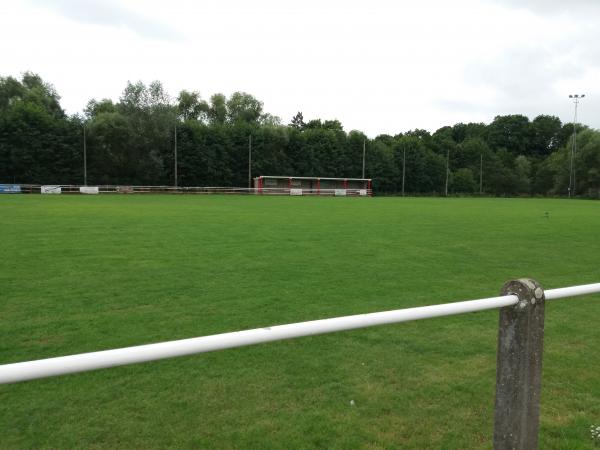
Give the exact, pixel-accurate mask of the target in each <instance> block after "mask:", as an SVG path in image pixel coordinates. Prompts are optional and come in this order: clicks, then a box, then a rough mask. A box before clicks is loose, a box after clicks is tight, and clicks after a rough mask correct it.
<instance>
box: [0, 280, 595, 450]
mask: <svg viewBox="0 0 600 450" xmlns="http://www.w3.org/2000/svg"><path fill="white" fill-rule="evenodd" d="M593 293H600V283H595V284H587V285H582V286H572V287H567V288H560V289H550V290H547V291H544V290H543V289H542V287H541V286H540V285H539V283H537V282H536V281H535V280H531V279H519V280H512V281H509V282H507V283H506V284H505V285H504V286H503V288H502V292H501V295H500V296H499V297H491V298H484V299H479V300H469V301H462V302H456V303H447V304H441V305H432V306H422V307H417V308H407V309H399V310H394V311H385V312H375V313H370V314H358V315H354V316H345V317H336V318H332V319H323V320H313V321H309V322H300V323H292V324H287V325H277V326H272V327H265V328H257V329H253V330H245V331H236V332H232V333H223V334H216V335H212V336H203V337H197V338H192V339H182V340H177V341H170V342H162V343H158V344H148V345H140V346H136V347H127V348H120V349H115V350H104V351H99V352H92V353H83V354H79V355H71V356H62V357H57V358H48V359H41V360H37V361H28V362H19V363H13V364H4V365H0V384H7V383H16V382H20V381H26V380H34V379H37V378H46V377H52V376H56V375H65V374H70V373H76V372H84V371H89V370H96V369H103V368H107V367H115V366H122V365H125V364H135V363H141V362H146V361H155V360H160V359H165V358H173V357H176V356H184V355H192V354H196V353H206V352H212V351H217V350H225V349H229V348H235V347H243V346H248V345H254V344H261V343H265V342H272V341H279V340H284V339H293V338H299V337H303V336H312V335H318V334H325V333H333V332H336V331H344V330H353V329H358V328H365V327H371V326H376V325H385V324H392V323H399V322H408V321H412V320H420V319H429V318H432V317H441V316H449V315H455V314H463V313H469V312H476V311H484V310H489V309H496V308H500V324H499V330H498V348H497V368H496V404H495V424H494V437H493V442H494V448H495V449H532V448H536V447H537V438H538V426H539V408H540V389H541V374H542V349H543V335H544V310H545V303H546V301H547V300H556V299H560V298H565V297H573V296H578V295H585V294H593Z"/></svg>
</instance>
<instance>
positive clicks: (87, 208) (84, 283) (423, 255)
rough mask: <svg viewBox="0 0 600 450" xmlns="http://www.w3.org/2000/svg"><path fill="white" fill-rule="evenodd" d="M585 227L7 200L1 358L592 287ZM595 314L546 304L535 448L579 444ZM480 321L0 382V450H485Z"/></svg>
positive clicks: (494, 206) (450, 208) (328, 208)
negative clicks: (519, 284) (521, 288)
mask: <svg viewBox="0 0 600 450" xmlns="http://www.w3.org/2000/svg"><path fill="white" fill-rule="evenodd" d="M546 212H548V213H549V218H546V217H545V213H546ZM599 230H600V203H599V202H589V201H567V200H527V199H523V200H516V199H424V198H421V199H412V198H407V199H400V198H372V199H350V198H347V199H341V198H287V197H285V198H284V197H276V198H273V197H226V196H206V197H205V196H168V195H163V196H141V195H140V196H98V197H93V196H56V197H54V196H33V195H32V196H16V195H15V196H8V195H6V196H2V197H0V363H10V362H17V361H25V360H31V359H36V358H45V357H52V356H62V355H66V354H72V353H79V352H87V351H94V350H101V349H110V348H115V347H122V346H130V345H137V344H144V343H151V342H160V341H165V340H172V339H181V338H187V337H195V336H202V335H208V334H214V333H220V332H226V331H235V330H241V329H247V328H253V327H260V326H268V325H274V324H282V323H289V322H297V321H303V320H311V319H318V318H327V317H334V316H339V315H347V314H355V313H364V312H374V311H382V310H389V309H397V308H403V307H410V306H418V305H426V304H436V303H444V302H451V301H458V300H467V299H474V298H480V297H488V296H493V295H495V294H497V293H498V292H499V290H500V287H501V286H502V284H503V283H504V282H505V281H506V280H508V279H511V278H516V277H524V276H529V277H533V278H536V279H537V280H538V281H540V282H541V283H542V284H543V285H544V286H545V287H547V288H552V287H562V286H570V285H575V284H584V283H591V282H598V281H600V269H599V267H600V265H599V261H600V257H599V255H600V234H599ZM599 317H600V296H588V297H582V298H573V299H568V300H558V301H556V302H551V303H549V304H548V305H547V308H546V338H545V355H544V375H543V381H542V392H543V393H542V415H541V430H540V447H541V448H563V449H564V448H572V449H575V448H591V447H593V445H594V444H593V442H592V440H591V436H590V431H589V427H590V425H592V424H600V366H599V364H600V363H599V361H600V326H599ZM497 320H498V313H497V311H489V312H481V313H476V314H469V315H461V316H453V317H446V318H439V319H432V320H425V321H418V322H411V323H406V324H398V325H390V326H384V327H376V328H370V329H364V330H357V331H349V332H342V333H336V334H330V335H324V336H317V337H309V338H302V339H296V340H291V341H284V342H278V343H270V344H265V345H260V346H254V347H247V348H241V349H234V350H227V351H222V352H216V353H209V354H204V355H196V356H191V357H185V358H176V359H171V360H165V361H160V362H153V363H146V364H139V365H133V366H126V367H120V368H113V369H107V370H100V371H95V372H88V373H84V374H76V375H69V376H63V377H57V378H51V379H45V380H38V381H32V382H26V383H20V384H14V385H4V386H0V448H7V449H27V448H61V449H62V448H109V449H115V448H123V449H133V448H139V449H151V448H177V449H179V448H183V449H187V448H190V449H191V448H256V449H268V448H276V449H290V448H327V449H330V448H340V449H349V448H368V449H384V448H385V449H388V448H389V449H391V448H399V447H402V448H468V449H472V448H490V447H491V444H490V442H491V436H492V425H493V405H494V383H495V355H496V336H497ZM351 400H354V403H355V405H354V406H351V405H350V401H351Z"/></svg>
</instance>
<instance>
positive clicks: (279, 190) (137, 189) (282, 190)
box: [19, 184, 373, 197]
mask: <svg viewBox="0 0 600 450" xmlns="http://www.w3.org/2000/svg"><path fill="white" fill-rule="evenodd" d="M19 186H20V192H21V193H29V194H39V193H40V192H41V189H42V185H36V184H22V185H19ZM50 186H52V187H54V188H60V190H59V192H57V193H60V194H69V195H72V194H81V191H80V188H82V187H96V188H98V192H97V193H98V194H236V195H246V194H249V195H291V194H292V192H293V191H294V190H295V189H294V188H289V187H255V188H245V187H221V186H133V185H94V186H92V185H88V186H81V185H70V184H60V185H59V184H57V185H48V186H47V187H50ZM300 191H301V194H299V195H303V196H337V195H339V194H340V191H343V195H344V196H348V197H370V196H371V195H372V194H373V190H372V189H359V188H347V189H335V188H323V189H320V188H319V189H306V188H303V189H300Z"/></svg>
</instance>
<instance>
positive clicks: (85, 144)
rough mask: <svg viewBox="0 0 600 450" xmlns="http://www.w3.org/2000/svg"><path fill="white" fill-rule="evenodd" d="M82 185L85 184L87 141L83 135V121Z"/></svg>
mask: <svg viewBox="0 0 600 450" xmlns="http://www.w3.org/2000/svg"><path fill="white" fill-rule="evenodd" d="M83 185H84V186H87V143H86V136H85V122H84V123H83Z"/></svg>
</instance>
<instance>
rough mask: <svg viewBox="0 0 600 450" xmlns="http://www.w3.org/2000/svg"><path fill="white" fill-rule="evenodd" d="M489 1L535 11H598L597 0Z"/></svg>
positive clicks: (599, 7)
mask: <svg viewBox="0 0 600 450" xmlns="http://www.w3.org/2000/svg"><path fill="white" fill-rule="evenodd" d="M489 1H490V3H494V4H504V5H507V6H509V7H515V8H522V9H528V10H530V11H533V12H535V13H541V14H554V13H573V14H579V13H588V12H590V11H591V10H596V11H600V1H598V0H568V1H565V0H489Z"/></svg>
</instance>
